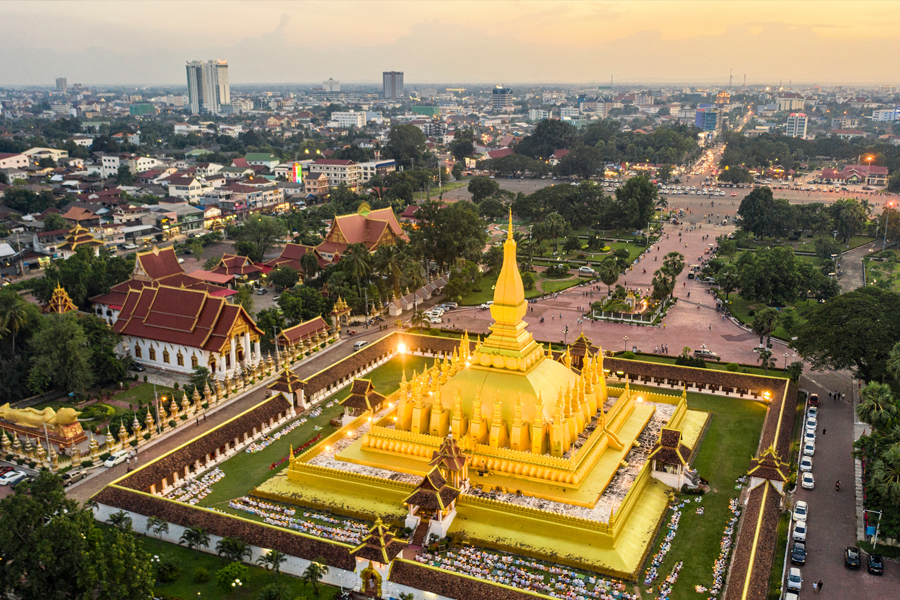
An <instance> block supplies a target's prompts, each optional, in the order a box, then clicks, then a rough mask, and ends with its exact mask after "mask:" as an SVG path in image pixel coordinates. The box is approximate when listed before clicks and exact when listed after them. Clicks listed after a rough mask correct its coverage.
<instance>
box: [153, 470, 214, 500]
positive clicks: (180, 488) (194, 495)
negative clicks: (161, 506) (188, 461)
mask: <svg viewBox="0 0 900 600" xmlns="http://www.w3.org/2000/svg"><path fill="white" fill-rule="evenodd" d="M223 477H225V472H224V471H222V469H220V468H219V467H216V468H214V469H211V470H209V471H207V472H206V473H204V475H203V476H202V477H201V478H200V479H195V478H194V477H193V476H188V477H185V478H184V479H179V480H178V481H177V482H176V483H175V486H174V487H173V488H172V489H171V490H170V491H169V492H168V493H167V494H166V497H167V498H170V499H172V500H175V501H176V502H185V503H187V504H197V503H198V502H199V501H201V500H203V499H204V498H206V497H207V496H208V495H209V494H211V493H212V485H213V484H214V483H216V482H217V481H220V480H221V479H222V478H223Z"/></svg>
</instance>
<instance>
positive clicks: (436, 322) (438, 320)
mask: <svg viewBox="0 0 900 600" xmlns="http://www.w3.org/2000/svg"><path fill="white" fill-rule="evenodd" d="M428 322H429V323H431V324H432V325H440V324H441V323H443V320H442V319H441V318H440V317H431V318H430V319H428Z"/></svg>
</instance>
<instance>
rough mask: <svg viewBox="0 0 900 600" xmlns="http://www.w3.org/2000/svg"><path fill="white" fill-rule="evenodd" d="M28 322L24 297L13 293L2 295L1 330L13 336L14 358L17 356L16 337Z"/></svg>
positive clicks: (0, 307) (0, 302) (0, 299)
mask: <svg viewBox="0 0 900 600" xmlns="http://www.w3.org/2000/svg"><path fill="white" fill-rule="evenodd" d="M27 321H28V312H27V308H26V306H25V301H24V300H22V297H21V296H19V295H18V294H16V293H12V292H5V293H3V294H0V329H2V331H3V332H4V333H7V332H8V333H10V334H11V335H10V340H11V342H12V353H13V356H15V355H16V336H17V335H18V333H19V329H21V328H22V327H24V326H25V323H26V322H27Z"/></svg>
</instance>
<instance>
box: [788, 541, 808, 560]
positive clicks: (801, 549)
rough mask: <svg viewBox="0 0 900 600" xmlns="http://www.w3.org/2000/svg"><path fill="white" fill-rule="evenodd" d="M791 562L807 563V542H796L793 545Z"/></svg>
mask: <svg viewBox="0 0 900 600" xmlns="http://www.w3.org/2000/svg"><path fill="white" fill-rule="evenodd" d="M791 564H793V565H805V564H806V544H804V543H803V542H794V545H793V546H791Z"/></svg>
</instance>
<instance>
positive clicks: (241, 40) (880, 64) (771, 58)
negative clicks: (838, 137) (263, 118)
mask: <svg viewBox="0 0 900 600" xmlns="http://www.w3.org/2000/svg"><path fill="white" fill-rule="evenodd" d="M167 6H170V5H168V4H167V3H162V2H134V3H125V4H108V3H102V4H101V3H96V2H66V3H62V4H59V3H53V4H51V3H49V2H29V3H24V2H8V3H4V4H3V5H0V16H2V17H3V18H2V19H0V33H2V35H0V52H2V53H3V54H4V56H6V57H7V60H5V61H3V63H2V64H0V85H31V86H34V85H40V86H52V85H53V82H54V81H55V79H56V78H57V77H60V76H65V77H67V78H68V80H69V81H73V82H80V83H83V84H85V85H163V86H175V85H180V86H182V87H183V85H184V84H183V81H184V79H183V64H184V61H185V60H190V59H193V58H195V57H196V58H199V59H202V60H209V59H217V58H221V59H227V60H228V61H229V65H230V71H231V75H230V77H231V81H232V84H233V85H239V84H266V83H272V84H289V83H294V84H306V83H312V84H319V83H321V81H323V80H326V79H328V78H329V77H334V78H335V79H338V80H341V81H343V82H346V83H347V84H350V83H355V84H358V85H378V84H379V81H380V80H379V77H380V76H381V73H382V72H383V71H385V70H389V69H392V70H397V71H402V72H404V73H405V79H406V83H407V85H426V84H428V83H436V82H468V83H472V84H492V83H504V84H506V85H513V86H514V85H516V84H520V85H521V84H529V83H530V84H539V83H563V82H572V83H575V82H578V83H597V84H608V83H609V81H610V78H611V77H612V79H613V82H614V83H615V82H620V83H622V84H628V85H633V84H640V83H646V84H664V83H670V84H692V83H694V84H705V85H723V84H727V82H728V77H729V73H733V76H734V83H735V84H736V85H740V84H742V83H743V79H744V75H745V74H746V76H747V84H748V85H773V84H778V83H779V82H781V83H783V85H785V86H787V85H788V82H792V83H793V85H805V84H821V85H834V84H877V83H889V82H892V81H895V80H897V79H898V78H900V67H898V66H897V65H894V64H893V63H891V62H890V61H887V62H885V61H878V60H874V59H873V57H875V56H878V55H883V56H890V55H892V54H895V53H896V52H897V51H898V50H900V35H898V34H897V33H896V32H897V31H898V28H897V24H898V23H900V6H898V5H896V4H894V3H883V2H859V3H856V4H854V9H855V10H853V11H851V12H849V14H848V11H847V10H846V5H843V4H840V3H836V2H822V3H816V4H815V5H813V4H810V3H806V2H784V3H779V4H778V5H777V6H778V14H777V16H773V15H772V14H771V10H770V8H771V7H772V6H773V3H770V2H734V3H709V2H690V1H687V2H677V3H676V2H653V1H649V2H639V3H634V2H632V3H626V2H558V3H552V4H548V3H546V2H522V3H518V2H517V3H514V4H512V3H508V2H485V3H477V4H475V3H466V2H462V3H449V2H432V3H426V4H424V5H419V4H417V5H416V6H415V10H411V7H412V4H410V3H406V2H377V3H376V2H359V1H353V0H350V1H347V2H336V3H335V2H332V3H324V2H304V3H279V2H233V3H227V4H216V5H213V4H211V3H208V2H193V3H188V4H185V5H183V6H182V7H180V8H179V11H180V18H179V19H172V18H171V14H170V12H169V11H168V10H164V9H165V8H166V7H167ZM513 6H514V7H515V10H512V7H513ZM469 9H471V10H469ZM872 15H878V18H877V19H873V18H872ZM325 19H329V20H331V21H334V22H340V23H341V24H342V25H341V27H338V28H328V29H326V30H322V31H318V30H316V29H315V28H312V29H311V28H308V27H305V26H304V24H305V23H307V22H310V21H315V22H321V21H323V20H325ZM135 23H140V27H136V26H135V25H134V24H135ZM74 32H77V35H76V34H75V33H74ZM122 40H128V42H129V43H128V44H123V43H122ZM273 57H276V59H275V60H273ZM799 58H802V60H800V59H799Z"/></svg>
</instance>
